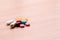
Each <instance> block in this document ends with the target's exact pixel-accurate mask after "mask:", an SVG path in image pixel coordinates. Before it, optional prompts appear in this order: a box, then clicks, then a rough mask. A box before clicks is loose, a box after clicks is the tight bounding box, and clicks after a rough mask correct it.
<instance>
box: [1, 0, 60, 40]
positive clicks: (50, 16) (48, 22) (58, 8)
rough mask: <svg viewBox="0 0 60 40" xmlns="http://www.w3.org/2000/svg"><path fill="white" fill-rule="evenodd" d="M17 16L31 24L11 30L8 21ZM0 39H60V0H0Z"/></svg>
mask: <svg viewBox="0 0 60 40" xmlns="http://www.w3.org/2000/svg"><path fill="white" fill-rule="evenodd" d="M17 16H23V17H28V18H29V20H30V21H29V22H30V23H31V26H30V27H28V28H27V27H26V28H24V29H21V28H15V29H13V30H10V29H9V28H8V27H7V26H6V21H7V20H8V19H14V18H15V17H17ZM0 40H60V0H0Z"/></svg>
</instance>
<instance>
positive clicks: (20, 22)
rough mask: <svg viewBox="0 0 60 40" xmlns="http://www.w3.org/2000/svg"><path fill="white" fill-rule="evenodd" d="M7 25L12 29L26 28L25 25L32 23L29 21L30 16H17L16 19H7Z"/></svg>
mask: <svg viewBox="0 0 60 40" xmlns="http://www.w3.org/2000/svg"><path fill="white" fill-rule="evenodd" d="M7 26H10V29H13V28H15V27H20V28H24V27H25V26H26V27H29V26H30V23H28V18H22V17H17V18H15V20H9V21H7Z"/></svg>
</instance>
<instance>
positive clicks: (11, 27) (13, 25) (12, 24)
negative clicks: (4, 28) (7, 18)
mask: <svg viewBox="0 0 60 40" xmlns="http://www.w3.org/2000/svg"><path fill="white" fill-rule="evenodd" d="M15 24H16V21H14V22H13V23H11V24H10V29H13V28H14V27H15Z"/></svg>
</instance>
